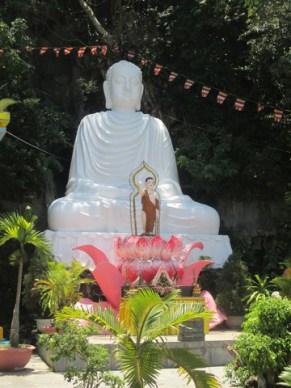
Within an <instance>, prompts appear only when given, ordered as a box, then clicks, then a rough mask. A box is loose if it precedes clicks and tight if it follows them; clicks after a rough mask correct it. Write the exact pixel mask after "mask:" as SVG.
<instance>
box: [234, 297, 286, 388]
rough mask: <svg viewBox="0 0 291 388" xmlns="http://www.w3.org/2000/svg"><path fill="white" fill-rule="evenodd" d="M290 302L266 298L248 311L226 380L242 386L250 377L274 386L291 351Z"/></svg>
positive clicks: (236, 342)
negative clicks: (236, 382) (233, 379)
mask: <svg viewBox="0 0 291 388" xmlns="http://www.w3.org/2000/svg"><path fill="white" fill-rule="evenodd" d="M290 329H291V302H290V301H289V300H288V299H287V298H283V299H275V298H272V297H266V298H265V299H261V300H259V301H258V302H257V303H254V304H252V305H251V307H250V312H249V313H248V314H247V316H246V320H245V322H244V324H243V334H242V335H240V336H239V337H238V338H237V340H236V341H235V344H234V347H233V350H234V353H235V354H236V357H235V359H234V360H233V361H232V362H231V363H230V364H229V366H228V377H234V378H235V379H236V381H238V382H239V383H240V384H245V383H246V381H247V380H248V379H249V378H250V377H251V376H256V378H257V379H258V380H264V381H265V383H266V384H267V386H268V387H273V386H275V385H274V384H275V382H276V380H277V379H278V376H279V374H280V372H281V371H282V370H283V368H284V367H285V366H287V365H288V362H289V359H290V349H291V334H290Z"/></svg>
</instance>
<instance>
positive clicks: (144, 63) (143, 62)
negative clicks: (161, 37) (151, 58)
mask: <svg viewBox="0 0 291 388" xmlns="http://www.w3.org/2000/svg"><path fill="white" fill-rule="evenodd" d="M147 63H148V60H147V59H145V58H141V60H140V64H141V65H142V66H145V65H147Z"/></svg>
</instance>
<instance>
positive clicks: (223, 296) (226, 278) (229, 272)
mask: <svg viewBox="0 0 291 388" xmlns="http://www.w3.org/2000/svg"><path fill="white" fill-rule="evenodd" d="M247 276H248V270H247V267H246V265H245V263H244V262H243V261H242V260H240V259H238V258H235V257H231V258H230V259H229V260H228V261H227V262H225V264H224V266H223V268H222V269H221V271H220V273H219V274H218V278H217V291H218V295H217V297H216V302H217V304H218V306H219V307H220V308H221V309H222V310H223V311H225V313H226V314H228V315H242V314H243V313H244V311H245V302H244V298H245V294H246V291H245V289H246V284H247Z"/></svg>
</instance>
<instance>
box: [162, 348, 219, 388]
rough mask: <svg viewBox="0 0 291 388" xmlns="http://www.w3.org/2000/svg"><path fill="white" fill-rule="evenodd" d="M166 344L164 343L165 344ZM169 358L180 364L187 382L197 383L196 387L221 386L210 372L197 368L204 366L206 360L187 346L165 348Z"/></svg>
mask: <svg viewBox="0 0 291 388" xmlns="http://www.w3.org/2000/svg"><path fill="white" fill-rule="evenodd" d="M163 346H164V345H163ZM165 352H166V355H167V358H168V359H170V360H171V361H173V362H174V363H175V364H176V365H177V366H179V369H178V371H179V373H180V375H181V376H183V377H184V378H186V380H187V383H188V384H189V383H190V382H191V381H193V382H194V383H195V387H196V388H219V387H220V384H219V382H218V381H217V379H216V378H215V376H213V375H212V374H210V373H207V372H205V371H203V370H197V369H196V368H203V367H204V366H205V363H204V361H203V360H202V358H201V357H200V356H197V355H196V354H194V353H192V352H191V351H190V350H188V349H185V348H175V349H167V348H165Z"/></svg>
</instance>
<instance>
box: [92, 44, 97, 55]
mask: <svg viewBox="0 0 291 388" xmlns="http://www.w3.org/2000/svg"><path fill="white" fill-rule="evenodd" d="M90 52H91V54H92V55H97V54H98V48H97V46H95V47H91V50H90Z"/></svg>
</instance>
